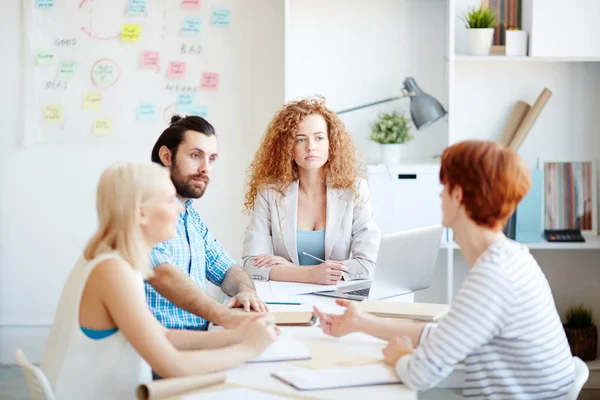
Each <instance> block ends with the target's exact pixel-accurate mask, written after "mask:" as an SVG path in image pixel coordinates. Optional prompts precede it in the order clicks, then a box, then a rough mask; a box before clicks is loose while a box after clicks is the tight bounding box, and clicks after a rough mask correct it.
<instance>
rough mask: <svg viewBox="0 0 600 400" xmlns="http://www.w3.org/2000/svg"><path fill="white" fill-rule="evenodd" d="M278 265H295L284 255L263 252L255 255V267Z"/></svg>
mask: <svg viewBox="0 0 600 400" xmlns="http://www.w3.org/2000/svg"><path fill="white" fill-rule="evenodd" d="M276 265H282V266H287V267H294V266H295V265H294V264H292V263H291V262H289V261H288V260H286V259H285V258H283V257H279V256H274V255H272V254H261V255H259V256H256V257H254V266H255V267H258V268H260V267H274V266H276Z"/></svg>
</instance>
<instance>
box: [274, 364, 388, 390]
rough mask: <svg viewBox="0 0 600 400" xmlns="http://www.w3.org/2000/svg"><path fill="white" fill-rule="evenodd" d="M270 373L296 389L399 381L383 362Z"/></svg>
mask: <svg viewBox="0 0 600 400" xmlns="http://www.w3.org/2000/svg"><path fill="white" fill-rule="evenodd" d="M272 375H273V376H274V377H275V378H277V379H279V380H280V381H282V382H284V383H287V384H288V385H290V386H293V387H294V388H296V389H298V390H322V389H339V388H345V387H357V386H373V385H389V384H394V383H400V379H399V378H398V376H397V375H396V373H395V372H394V370H393V369H392V368H391V367H388V366H387V365H385V364H383V363H377V364H369V365H361V366H357V367H344V368H330V369H319V370H306V371H302V370H295V371H290V372H274V373H273V374H272Z"/></svg>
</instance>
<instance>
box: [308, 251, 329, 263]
mask: <svg viewBox="0 0 600 400" xmlns="http://www.w3.org/2000/svg"><path fill="white" fill-rule="evenodd" d="M302 254H304V255H305V256H308V257H310V258H314V259H315V260H317V261H321V262H322V263H324V262H325V260H321V259H320V258H319V257H315V256H313V255H312V254H308V253H307V252H305V251H303V252H302Z"/></svg>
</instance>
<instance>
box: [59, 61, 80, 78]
mask: <svg viewBox="0 0 600 400" xmlns="http://www.w3.org/2000/svg"><path fill="white" fill-rule="evenodd" d="M76 66H77V63H76V62H75V61H73V60H61V61H60V64H59V66H58V76H59V77H61V78H67V79H68V78H72V77H73V75H75V67H76Z"/></svg>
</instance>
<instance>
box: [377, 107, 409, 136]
mask: <svg viewBox="0 0 600 400" xmlns="http://www.w3.org/2000/svg"><path fill="white" fill-rule="evenodd" d="M410 129H411V128H410V121H409V119H408V118H406V117H405V116H404V115H401V114H399V113H397V112H396V111H394V112H392V113H382V114H380V115H379V117H378V119H377V120H376V121H375V122H373V123H372V125H371V135H370V136H369V138H370V139H371V140H372V141H374V142H376V143H380V144H395V143H398V144H402V143H406V142H408V141H410V140H412V139H413V136H412V135H411V134H410Z"/></svg>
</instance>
